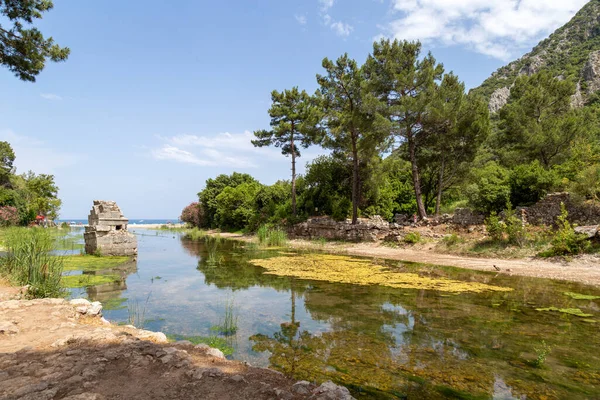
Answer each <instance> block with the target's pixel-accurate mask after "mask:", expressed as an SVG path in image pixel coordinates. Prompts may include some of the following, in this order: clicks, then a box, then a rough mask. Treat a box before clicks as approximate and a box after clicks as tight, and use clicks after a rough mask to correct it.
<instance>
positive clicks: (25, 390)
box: [13, 382, 49, 398]
mask: <svg viewBox="0 0 600 400" xmlns="http://www.w3.org/2000/svg"><path fill="white" fill-rule="evenodd" d="M48 386H49V385H48V382H40V383H35V384H33V385H27V386H23V387H21V388H19V389H17V390H16V391H14V392H13V396H14V397H15V398H19V397H22V396H25V395H27V394H30V393H35V392H41V391H42V390H46V389H48Z"/></svg>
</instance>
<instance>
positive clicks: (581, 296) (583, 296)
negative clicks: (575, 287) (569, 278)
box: [563, 292, 600, 300]
mask: <svg viewBox="0 0 600 400" xmlns="http://www.w3.org/2000/svg"><path fill="white" fill-rule="evenodd" d="M563 294H564V295H565V296H569V297H570V298H572V299H575V300H597V299H600V296H592V295H589V294H581V293H573V292H565V293H563Z"/></svg>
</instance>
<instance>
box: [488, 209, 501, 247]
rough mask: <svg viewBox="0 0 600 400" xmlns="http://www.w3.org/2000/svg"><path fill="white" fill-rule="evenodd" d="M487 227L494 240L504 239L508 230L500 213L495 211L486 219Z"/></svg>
mask: <svg viewBox="0 0 600 400" xmlns="http://www.w3.org/2000/svg"><path fill="white" fill-rule="evenodd" d="M484 223H485V229H486V231H487V233H488V234H489V235H490V237H491V238H492V240H493V241H495V242H499V241H501V240H504V232H505V230H506V225H505V224H504V222H502V221H501V220H500V218H499V217H498V214H496V212H495V211H492V213H491V214H490V215H489V217H487V218H486V219H485V222H484Z"/></svg>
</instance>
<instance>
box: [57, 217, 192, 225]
mask: <svg viewBox="0 0 600 400" xmlns="http://www.w3.org/2000/svg"><path fill="white" fill-rule="evenodd" d="M63 222H66V223H67V224H70V225H87V223H88V220H87V218H86V219H59V220H58V224H62V223H63ZM169 222H170V223H172V224H177V223H179V222H181V221H179V220H178V219H177V218H171V219H130V220H129V224H130V225H133V224H135V225H155V224H156V225H166V224H168V223H169Z"/></svg>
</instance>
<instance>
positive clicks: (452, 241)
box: [442, 233, 465, 247]
mask: <svg viewBox="0 0 600 400" xmlns="http://www.w3.org/2000/svg"><path fill="white" fill-rule="evenodd" d="M442 240H443V241H444V244H445V245H446V246H448V247H453V246H456V245H457V244H459V243H464V241H465V240H464V239H463V238H461V237H460V236H458V235H457V234H456V233H453V234H451V235H446V236H444V238H443V239H442Z"/></svg>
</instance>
